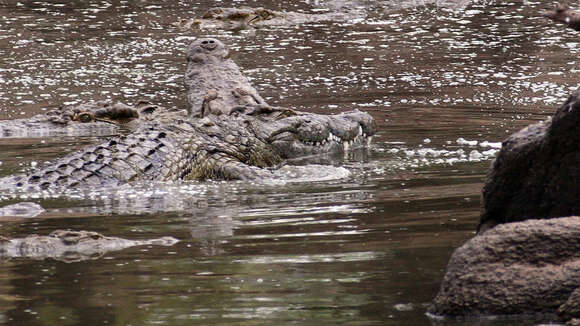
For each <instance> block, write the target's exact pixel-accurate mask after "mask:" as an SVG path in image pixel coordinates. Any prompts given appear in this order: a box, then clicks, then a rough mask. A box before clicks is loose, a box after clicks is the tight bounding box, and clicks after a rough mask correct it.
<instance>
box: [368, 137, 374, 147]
mask: <svg viewBox="0 0 580 326" xmlns="http://www.w3.org/2000/svg"><path fill="white" fill-rule="evenodd" d="M371 140H373V137H372V136H371V137H369V138H367V147H371Z"/></svg>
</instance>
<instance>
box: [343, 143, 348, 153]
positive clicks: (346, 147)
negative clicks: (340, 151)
mask: <svg viewBox="0 0 580 326" xmlns="http://www.w3.org/2000/svg"><path fill="white" fill-rule="evenodd" d="M342 146H343V148H344V151H345V152H348V148H349V144H348V142H347V141H345V142H344V143H342Z"/></svg>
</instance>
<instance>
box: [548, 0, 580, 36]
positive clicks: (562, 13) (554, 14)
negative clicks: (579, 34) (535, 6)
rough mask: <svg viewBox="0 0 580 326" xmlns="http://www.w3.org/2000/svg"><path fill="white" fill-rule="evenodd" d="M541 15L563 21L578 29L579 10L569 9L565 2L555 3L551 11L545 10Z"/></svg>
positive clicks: (579, 20) (579, 29) (579, 24)
mask: <svg viewBox="0 0 580 326" xmlns="http://www.w3.org/2000/svg"><path fill="white" fill-rule="evenodd" d="M543 16H544V17H546V18H549V19H551V20H553V21H555V22H558V23H563V24H565V25H566V26H567V27H570V28H572V29H574V30H577V31H580V12H578V11H574V10H570V8H568V5H566V4H561V3H559V4H557V5H556V8H555V9H554V10H553V11H550V12H546V13H544V14H543Z"/></svg>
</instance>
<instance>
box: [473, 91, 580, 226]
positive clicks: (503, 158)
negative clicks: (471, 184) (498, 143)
mask: <svg viewBox="0 0 580 326" xmlns="http://www.w3.org/2000/svg"><path fill="white" fill-rule="evenodd" d="M578 96H579V94H578V93H575V94H573V95H572V96H570V97H569V98H568V100H567V101H566V103H564V105H562V106H561V107H560V108H559V109H558V110H557V111H556V113H555V115H554V117H553V118H552V119H551V120H547V121H544V122H540V123H537V124H534V125H531V126H529V127H527V128H524V129H523V130H521V131H519V132H517V133H515V134H513V135H511V136H510V137H508V138H507V139H506V140H505V141H504V142H503V144H502V149H501V151H500V153H499V155H498V157H497V158H496V159H495V160H494V161H493V163H492V166H491V169H490V172H489V173H488V176H487V180H486V183H485V186H484V188H483V204H482V214H481V218H480V223H479V226H478V232H480V233H481V232H484V231H485V230H487V229H489V228H492V227H493V226H495V225H497V224H500V223H508V222H516V221H523V220H527V219H531V218H537V219H540V218H551V217H560V216H570V215H577V214H580V200H578V194H579V193H580V99H579V97H578Z"/></svg>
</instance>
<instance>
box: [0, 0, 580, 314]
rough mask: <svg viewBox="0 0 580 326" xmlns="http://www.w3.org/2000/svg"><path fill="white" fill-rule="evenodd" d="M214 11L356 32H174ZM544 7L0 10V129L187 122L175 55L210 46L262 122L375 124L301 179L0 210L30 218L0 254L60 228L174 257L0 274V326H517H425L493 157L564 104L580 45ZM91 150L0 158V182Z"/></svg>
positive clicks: (75, 142)
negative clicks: (298, 116)
mask: <svg viewBox="0 0 580 326" xmlns="http://www.w3.org/2000/svg"><path fill="white" fill-rule="evenodd" d="M215 3H219V4H220V5H222V6H240V5H251V6H264V7H267V8H271V9H276V10H287V11H300V12H306V13H313V12H316V13H319V12H324V10H328V9H324V8H332V9H331V10H341V6H344V5H347V6H355V7H358V10H360V12H361V15H360V16H358V17H354V18H352V19H350V20H348V21H329V22H317V23H310V24H302V25H292V26H270V27H263V28H259V29H251V30H242V31H224V30H204V31H180V30H179V29H177V28H175V27H174V26H172V23H173V22H176V21H178V20H179V19H181V18H190V17H193V16H199V15H201V14H202V13H203V12H204V11H205V10H207V9H209V8H210V7H211V6H212V5H213V4H215ZM321 8H322V9H321ZM543 9H546V8H545V6H544V5H543V4H542V3H541V2H539V1H535V2H534V1H525V2H520V1H515V2H505V1H502V2H496V1H485V2H482V1H475V2H465V1H455V2H453V1H448V2H445V3H444V2H442V1H437V2H429V3H428V2H427V1H425V2H422V1H408V2H389V1H308V0H303V1H294V2H292V4H287V3H284V2H281V3H276V4H272V3H270V2H268V1H261V0H257V1H247V2H241V1H225V0H224V1H219V2H213V1H195V0H193V1H171V2H166V1H154V0H141V1H121V0H107V1H105V0H102V1H95V0H91V1H52V0H51V1H12V0H5V1H0V17H1V18H2V19H0V119H12V118H21V117H27V116H32V115H34V114H36V113H39V112H43V111H45V110H47V109H50V108H54V107H57V106H59V105H62V104H74V103H80V102H83V101H87V100H102V99H112V100H119V101H123V102H126V103H133V102H135V101H137V100H139V99H148V100H150V101H152V102H155V103H158V104H160V105H163V106H167V107H178V108H185V107H186V102H185V89H184V87H183V85H182V78H183V77H182V75H183V72H184V70H185V64H186V63H185V58H184V49H185V47H186V46H187V45H188V44H189V43H190V42H191V41H192V40H194V39H195V38H197V37H199V36H212V37H218V38H220V39H221V40H222V41H224V42H225V43H226V44H228V45H229V46H230V48H231V49H232V58H233V59H234V60H235V61H236V62H237V63H238V64H239V65H240V66H241V67H242V68H243V70H244V73H245V74H246V75H247V76H249V77H250V78H251V80H252V82H253V83H254V84H255V86H256V87H257V88H258V89H259V91H260V92H261V93H262V95H263V96H264V97H265V98H266V99H267V100H268V102H269V103H270V104H273V105H280V106H287V107H292V108H296V109H299V110H305V111H310V112H321V113H335V112H339V111H344V110H351V109H360V110H364V111H367V112H369V113H371V114H372V115H373V116H374V118H375V119H376V121H377V126H378V135H377V136H376V137H375V139H374V141H373V147H372V148H371V149H370V150H367V151H361V150H357V151H354V152H352V153H349V155H346V156H345V157H331V158H315V159H309V160H297V161H296V162H292V163H293V164H298V165H299V166H298V167H294V168H292V167H289V168H286V170H285V171H284V173H286V174H287V175H288V177H287V178H286V181H284V182H268V181H264V182H255V183H244V182H206V183H199V182H186V183H180V184H153V185H133V186H131V187H121V188H119V189H101V190H98V189H97V190H86V191H71V192H69V193H67V194H64V195H63V194H56V195H55V194H50V193H38V194H25V195H23V194H20V195H18V196H15V195H14V194H9V193H0V206H3V205H7V204H12V203H15V202H21V201H32V202H36V203H39V204H41V205H42V206H43V207H44V208H45V209H46V211H45V212H44V213H42V214H41V215H39V216H37V217H35V218H14V217H5V218H3V219H1V220H0V225H1V226H2V235H4V236H10V237H18V236H24V235H27V234H31V233H39V234H47V233H49V232H51V231H53V230H54V229H58V228H71V229H84V230H92V231H98V232H102V233H104V234H107V235H115V236H120V237H126V238H155V237H160V236H166V235H171V236H174V237H176V238H178V239H180V240H181V242H180V243H178V244H176V245H175V246H172V247H153V246H150V247H139V248H132V249H127V250H123V251H120V252H114V253H109V254H106V255H105V256H104V257H100V258H99V259H95V260H90V261H84V262H76V263H65V262H61V261H55V260H43V261H33V260H27V259H13V260H9V261H4V262H3V263H2V264H1V265H0V275H1V276H2V277H0V289H1V291H0V324H1V325H24V324H26V325H77V324H82V325H155V324H167V325H192V324H197V325H242V324H243V325H285V324H295V325H339V324H340V325H451V324H453V325H460V324H462V325H473V324H474V323H476V322H477V323H478V324H481V325H525V324H530V325H532V324H534V322H533V321H531V320H528V319H518V320H505V319H485V320H478V321H472V320H470V321H449V320H444V321H438V320H429V319H428V318H427V317H426V316H425V315H424V312H425V305H426V304H428V303H429V301H430V300H431V299H432V298H433V297H434V295H435V294H436V292H437V289H438V286H439V283H440V281H441V279H442V276H443V273H444V268H445V265H446V263H447V261H448V259H449V256H450V254H451V252H452V251H453V249H454V248H456V247H458V246H459V245H461V244H462V243H463V242H464V241H465V240H467V239H468V238H470V237H472V236H473V234H474V232H473V231H474V229H475V225H476V224H477V219H478V214H479V206H480V190H481V187H482V184H483V181H484V177H485V173H486V170H487V168H488V166H489V164H490V160H491V159H492V158H493V157H494V155H495V154H496V153H497V148H498V145H499V142H501V141H502V140H503V139H504V138H505V137H506V136H507V135H509V134H510V133H512V132H514V131H516V130H518V129H519V128H521V127H523V126H525V125H527V124H529V123H531V122H535V121H540V120H543V119H545V118H546V117H547V116H549V115H550V114H551V113H552V112H554V111H555V108H556V107H557V106H558V105H559V104H560V103H562V102H563V101H564V100H565V98H566V96H567V95H569V93H571V92H572V91H573V90H575V88H576V85H577V84H576V81H575V77H576V73H577V72H578V70H577V69H576V68H575V67H576V61H577V56H578V48H579V47H578V42H577V36H576V35H575V33H573V32H568V31H566V30H564V29H563V27H561V26H557V25H554V24H552V23H550V22H548V21H546V20H544V19H543V18H541V17H540V16H539V13H540V11H541V10H543ZM97 138H99V137H97V136H94V137H83V138H80V139H78V138H71V137H53V138H30V139H22V138H10V139H1V140H0V148H1V152H0V174H1V175H8V174H12V173H17V172H20V171H23V170H26V169H28V168H30V167H31V166H34V165H38V164H42V162H43V161H46V160H50V159H53V158H55V157H58V156H61V155H63V154H64V153H67V152H70V151H73V150H75V149H78V148H80V147H82V146H83V145H85V144H88V143H92V142H94V141H96V140H97ZM312 164H323V165H325V166H331V167H323V168H321V167H320V166H319V165H318V166H313V165H312ZM321 170H324V171H325V174H321V173H320V171H321Z"/></svg>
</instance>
